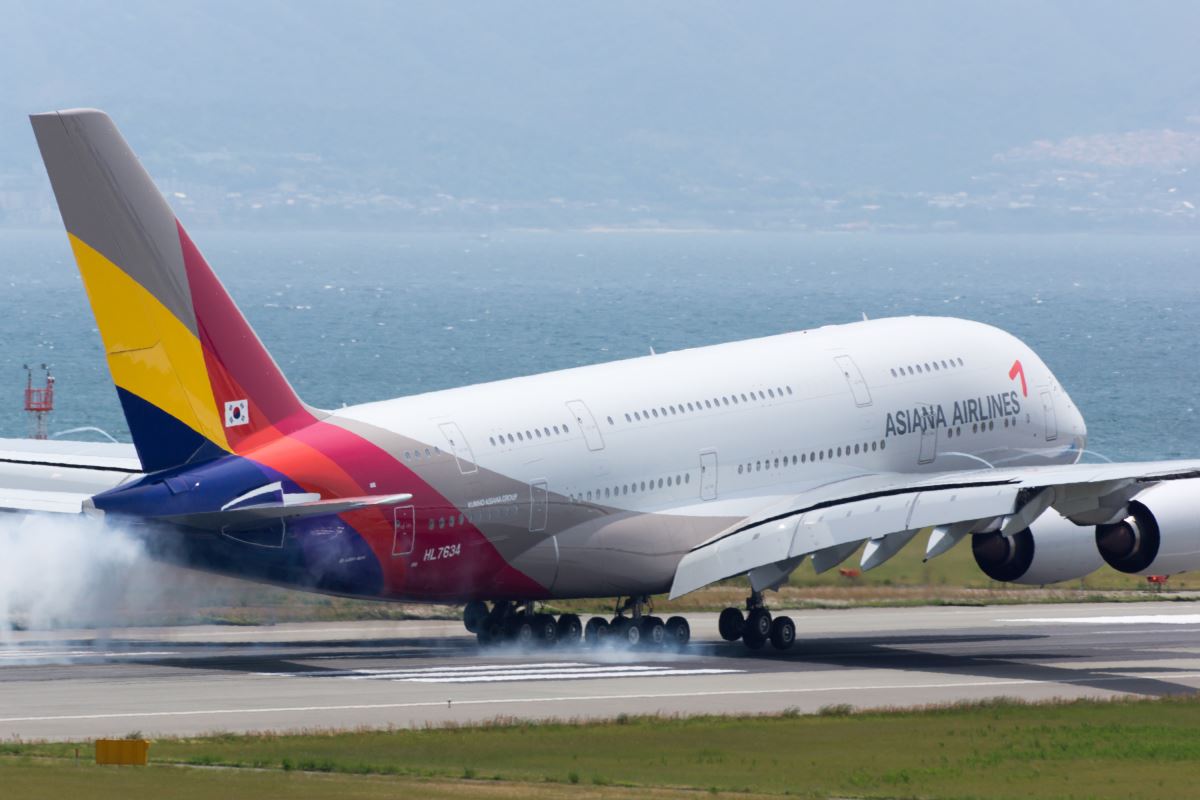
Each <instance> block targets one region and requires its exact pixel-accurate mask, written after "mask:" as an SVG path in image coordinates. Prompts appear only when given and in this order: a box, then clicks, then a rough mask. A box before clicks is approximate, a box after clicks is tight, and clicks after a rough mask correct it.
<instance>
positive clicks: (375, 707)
mask: <svg viewBox="0 0 1200 800" xmlns="http://www.w3.org/2000/svg"><path fill="white" fill-rule="evenodd" d="M1170 677H1171V679H1172V680H1182V679H1198V678H1200V672H1186V673H1177V674H1175V675H1171V676H1170ZM1138 679H1150V680H1162V679H1163V675H1162V674H1161V673H1158V672H1154V673H1133V672H1131V673H1127V674H1125V675H1114V676H1111V677H1091V678H1070V679H1065V680H1060V681H1038V680H1032V679H1024V678H1019V679H1009V680H984V681H951V682H944V683H912V684H899V683H893V684H874V685H865V686H808V687H793V688H780V689H729V690H716V691H705V692H662V693H637V694H595V695H574V696H563V697H519V698H518V697H510V698H489V699H480V700H453V701H452V702H453V703H454V704H455V705H458V706H491V705H511V704H514V703H573V702H581V701H585V700H599V701H611V700H668V699H684V698H694V697H732V696H746V695H766V694H817V693H823V692H838V691H856V692H863V691H896V690H898V689H899V690H905V689H971V688H981V687H1001V686H1029V685H1034V684H1044V685H1046V686H1052V685H1068V686H1069V685H1075V684H1093V683H1116V682H1120V681H1128V680H1138ZM447 705H448V703H447V701H437V700H434V701H419V702H413V703H355V704H347V705H325V706H276V707H264V708H212V709H186V710H179V711H123V712H114V713H107V714H56V715H49V716H41V717H0V723H4V722H54V721H77V720H97V719H153V718H162V717H200V716H223V715H235V714H284V713H301V712H312V711H385V710H388V709H402V708H436V707H442V708H445V707H447Z"/></svg>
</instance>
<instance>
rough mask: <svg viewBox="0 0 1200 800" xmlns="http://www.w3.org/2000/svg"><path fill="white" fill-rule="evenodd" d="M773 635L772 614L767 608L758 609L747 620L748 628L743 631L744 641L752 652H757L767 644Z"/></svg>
mask: <svg viewBox="0 0 1200 800" xmlns="http://www.w3.org/2000/svg"><path fill="white" fill-rule="evenodd" d="M770 635H771V612H770V611H767V610H766V609H765V608H756V609H754V610H753V611H751V612H750V616H749V617H747V618H746V627H745V629H744V630H743V631H742V641H743V642H745V643H746V646H747V647H749V648H750V649H751V650H757V649H759V648H760V647H762V646H763V645H764V644H766V643H767V638H768V637H769V636H770Z"/></svg>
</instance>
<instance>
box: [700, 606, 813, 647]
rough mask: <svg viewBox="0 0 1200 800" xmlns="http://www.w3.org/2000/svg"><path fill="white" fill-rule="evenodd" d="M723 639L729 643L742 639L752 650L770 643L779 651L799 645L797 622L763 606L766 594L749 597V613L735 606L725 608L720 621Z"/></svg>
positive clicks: (718, 625) (718, 623) (718, 626)
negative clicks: (779, 615) (775, 615)
mask: <svg viewBox="0 0 1200 800" xmlns="http://www.w3.org/2000/svg"><path fill="white" fill-rule="evenodd" d="M717 628H718V630H719V631H720V632H721V638H722V639H724V640H725V641H727V642H736V641H737V640H738V639H741V640H742V643H743V644H745V645H746V647H748V648H749V649H751V650H761V649H762V647H763V645H765V644H766V643H767V642H770V643H771V645H772V646H773V647H774V648H775V649H776V650H787V649H788V648H790V647H791V646H792V645H793V644H794V643H795V642H796V623H794V622H793V621H792V618H791V617H774V618H772V616H771V612H770V611H768V610H767V607H766V606H765V605H764V604H763V598H762V592H752V593H751V594H750V596H749V597H747V598H746V614H745V615H743V614H742V611H741V609H738V608H733V607H732V606H731V607H729V608H726V609H724V610H723V611H722V612H721V616H720V617H719V618H718V619H717Z"/></svg>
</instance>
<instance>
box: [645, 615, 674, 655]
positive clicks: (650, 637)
mask: <svg viewBox="0 0 1200 800" xmlns="http://www.w3.org/2000/svg"><path fill="white" fill-rule="evenodd" d="M640 627H641V631H640V637H641V638H640V644H641V645H642V646H643V647H649V648H659V647H662V646H663V644H664V643H665V642H666V641H667V626H666V625H664V624H663V621H662V619H661V618H660V617H642V622H641V626H640Z"/></svg>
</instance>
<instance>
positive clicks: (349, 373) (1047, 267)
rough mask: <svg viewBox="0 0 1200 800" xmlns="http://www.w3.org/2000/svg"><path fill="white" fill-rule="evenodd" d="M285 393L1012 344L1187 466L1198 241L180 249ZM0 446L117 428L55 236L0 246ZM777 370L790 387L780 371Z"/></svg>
mask: <svg viewBox="0 0 1200 800" xmlns="http://www.w3.org/2000/svg"><path fill="white" fill-rule="evenodd" d="M192 235H193V238H194V239H195V240H196V241H197V243H198V245H199V246H200V248H201V250H202V251H203V252H204V253H205V255H206V257H207V258H208V260H209V262H210V264H211V265H212V267H213V269H214V270H215V271H216V273H217V274H218V276H219V277H220V278H221V280H222V281H223V282H224V283H225V285H226V287H227V288H228V289H229V291H230V293H231V294H232V295H233V297H234V299H235V300H236V302H237V303H238V305H239V306H240V307H241V309H242V310H243V312H244V313H245V314H246V316H247V317H248V318H249V320H250V322H251V324H252V325H253V326H254V328H255V330H256V331H257V332H258V334H259V336H260V337H261V338H262V339H263V341H264V342H265V343H266V345H267V347H268V349H269V350H270V351H271V353H272V355H273V356H274V357H275V359H276V360H277V361H278V362H279V364H280V366H281V367H282V369H283V371H284V372H285V374H286V375H287V377H288V378H289V379H290V380H291V382H292V383H293V385H294V386H295V387H296V390H297V392H298V393H299V394H300V396H301V397H303V398H304V399H305V400H306V401H307V402H309V403H310V404H312V405H315V406H318V407H322V408H336V407H339V406H341V405H343V404H353V403H358V402H364V401H368V400H378V399H383V398H388V397H395V396H399V395H406V394H414V393H419V392H425V391H430V390H434V389H441V388H446V387H452V386H459V385H462V384H469V383H476V382H480V381H488V380H495V379H498V378H506V377H511V376H517V375H527V374H531V373H536V372H542V371H546V370H553V369H561V368H565V367H573V366H578V365H583V364H594V363H598V362H603V361H611V360H614V359H621V358H629V357H632V356H640V355H646V354H648V353H649V352H650V351H651V349H652V348H653V349H654V350H655V351H657V352H660V353H661V352H664V351H668V350H674V349H679V348H685V347H696V346H700V345H707V344H714V343H718V342H725V341H731V340H736V339H744V338H749V337H755V336H766V335H770V334H775V333H781V332H785V331H793V330H800V329H804V328H811V327H816V326H820V325H828V324H836V323H841V322H851V321H854V320H859V319H862V317H863V315H864V314H865V315H867V316H868V317H871V318H877V317H885V316H896V315H909V314H934V315H946V316H956V317H964V318H968V319H974V320H979V321H981V322H986V323H990V324H993V325H997V326H999V327H1001V328H1004V329H1006V330H1008V331H1011V332H1012V333H1014V334H1016V335H1017V336H1018V337H1020V338H1022V339H1023V340H1024V341H1026V342H1027V343H1028V344H1029V345H1030V346H1032V347H1033V348H1034V349H1035V350H1036V351H1037V352H1038V353H1039V354H1041V356H1042V357H1043V358H1044V359H1045V360H1046V362H1047V363H1048V364H1049V365H1050V367H1051V369H1053V370H1054V371H1055V373H1056V374H1057V375H1058V377H1059V379H1060V380H1061V381H1062V383H1063V385H1064V386H1065V387H1066V389H1067V390H1068V391H1069V392H1070V393H1071V395H1072V397H1073V398H1074V400H1075V401H1076V403H1077V404H1078V405H1079V407H1080V408H1081V409H1082V411H1083V413H1084V416H1085V418H1086V420H1087V422H1088V427H1089V432H1090V445H1089V446H1090V447H1091V448H1092V449H1094V450H1097V451H1099V452H1100V453H1103V454H1104V455H1106V456H1108V457H1110V458H1114V459H1151V458H1176V457H1184V456H1190V457H1197V456H1200V420H1198V415H1197V413H1196V405H1197V400H1196V393H1197V390H1200V375H1198V374H1197V369H1196V364H1197V361H1198V359H1200V270H1198V269H1197V266H1200V264H1198V258H1200V237H1184V236H1176V237H1164V236H1118V235H1069V236H1068V235H1064V236H1045V235H1043V236H999V235H995V236H991V235H986V236H985V235H952V234H944V235H903V234H862V233H853V234H851V233H847V234H779V233H770V234H768V233H611V232H603V233H601V232H596V233H546V232H519V233H508V232H504V233H497V232H491V233H486V234H483V233H462V234H444V233H439V234H414V233H396V234H378V233H348V232H332V233H319V232H306V233H242V232H237V233H234V232H211V231H203V230H199V231H192ZM0 292H2V293H0V436H25V435H28V431H29V425H28V420H27V419H26V417H27V415H25V414H24V413H23V411H22V389H23V388H24V383H25V373H24V371H23V369H22V365H23V364H26V363H28V364H30V365H34V366H36V365H40V364H42V363H46V364H48V365H49V366H50V368H51V369H52V371H53V373H54V376H55V378H56V379H57V386H56V389H57V396H56V409H55V411H54V414H53V415H52V417H51V425H50V429H51V432H52V433H53V432H61V431H65V430H68V429H72V428H77V427H82V426H96V427H99V428H102V429H104V430H106V431H108V432H110V433H111V434H112V435H113V436H115V437H116V438H118V439H121V440H128V429H127V427H126V425H125V422H124V419H123V418H122V416H121V412H120V407H119V405H118V403H117V399H116V394H115V392H114V391H113V388H112V385H111V382H110V380H109V377H108V371H107V367H106V365H105V363H104V358H103V352H102V350H101V345H100V338H99V334H98V333H97V330H96V325H95V321H94V319H93V318H92V315H91V312H90V309H89V308H88V305H87V298H86V296H85V292H84V289H83V285H82V283H81V281H80V280H79V277H78V272H77V271H76V269H75V266H74V263H73V261H72V258H71V254H70V249H69V247H68V245H67V241H66V237H65V235H64V234H63V233H62V231H61V230H45V231H0ZM784 368H785V369H786V365H785V367H784Z"/></svg>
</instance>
